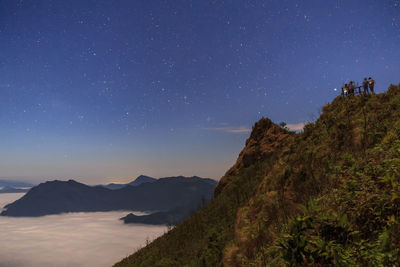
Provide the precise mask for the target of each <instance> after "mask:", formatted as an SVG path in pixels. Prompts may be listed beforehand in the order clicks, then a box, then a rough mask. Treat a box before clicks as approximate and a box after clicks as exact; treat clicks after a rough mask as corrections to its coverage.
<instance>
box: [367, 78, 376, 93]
mask: <svg viewBox="0 0 400 267" xmlns="http://www.w3.org/2000/svg"><path fill="white" fill-rule="evenodd" d="M368 80H369V82H368V83H369V90H370V91H371V93H372V94H375V92H374V86H375V81H374V79H372V78H371V77H369V79H368Z"/></svg>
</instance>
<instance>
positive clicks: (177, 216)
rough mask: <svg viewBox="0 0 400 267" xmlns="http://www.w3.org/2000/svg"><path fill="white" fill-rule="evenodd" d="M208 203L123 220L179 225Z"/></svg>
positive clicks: (131, 215) (202, 201)
mask: <svg viewBox="0 0 400 267" xmlns="http://www.w3.org/2000/svg"><path fill="white" fill-rule="evenodd" d="M207 202H208V200H205V199H203V200H201V201H199V202H198V203H192V205H187V206H180V207H177V208H174V209H172V210H169V211H159V212H154V213H152V214H149V215H140V216H139V215H134V214H133V213H129V214H128V215H127V216H125V217H122V218H121V220H123V221H124V223H143V224H153V225H157V224H165V225H178V224H180V223H181V222H182V221H183V220H185V219H187V218H188V217H189V216H190V215H192V214H193V213H194V212H195V211H197V210H198V209H199V208H201V206H203V205H204V204H206V203H207ZM193 204H196V205H193Z"/></svg>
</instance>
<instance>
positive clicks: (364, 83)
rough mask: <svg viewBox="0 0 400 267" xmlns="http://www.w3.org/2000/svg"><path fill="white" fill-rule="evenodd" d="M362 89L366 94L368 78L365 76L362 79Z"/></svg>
mask: <svg viewBox="0 0 400 267" xmlns="http://www.w3.org/2000/svg"><path fill="white" fill-rule="evenodd" d="M363 90H364V95H366V94H368V79H367V77H365V78H364V80H363Z"/></svg>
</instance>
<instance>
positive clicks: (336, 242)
mask: <svg viewBox="0 0 400 267" xmlns="http://www.w3.org/2000/svg"><path fill="white" fill-rule="evenodd" d="M322 111H323V112H322V114H321V116H320V118H319V119H318V120H317V121H316V122H315V123H309V124H307V125H306V127H305V128H304V131H303V132H302V133H299V134H294V133H290V132H288V131H286V130H285V129H281V128H279V126H277V125H275V124H273V123H271V121H269V120H268V119H262V120H261V121H259V122H258V123H256V125H255V126H254V127H253V132H252V134H251V136H250V138H249V139H248V140H247V142H246V147H245V148H244V150H243V151H242V152H241V154H240V155H239V158H238V161H237V163H236V164H235V165H234V166H233V167H232V168H231V169H230V170H229V171H228V172H227V174H226V175H225V176H224V177H223V178H222V179H221V182H220V184H219V185H218V187H217V188H216V191H215V198H214V200H213V201H212V202H211V203H210V204H208V205H207V206H206V207H205V208H204V209H202V210H201V211H200V212H198V213H196V214H195V215H194V216H192V217H191V218H189V219H188V220H186V221H185V222H184V223H183V224H181V225H179V226H178V227H176V228H175V229H173V230H172V231H170V232H168V233H167V234H166V235H164V236H162V237H160V238H158V239H157V240H155V241H154V242H153V243H151V244H150V245H149V246H147V247H145V248H143V249H141V250H139V251H138V252H137V253H135V254H133V255H132V256H130V257H128V258H126V259H125V260H123V261H122V262H121V263H119V266H332V265H339V266H349V265H352V266H368V265H373V266H390V265H394V264H395V263H396V262H399V261H400V247H399V246H400V244H399V243H400V231H399V230H400V224H399V220H400V218H399V204H400V203H399V202H400V89H399V86H393V85H392V86H390V88H389V90H388V91H387V92H386V93H383V94H377V95H372V96H370V95H368V96H357V97H348V98H341V97H337V98H336V99H335V100H334V101H333V102H332V103H331V104H328V105H326V106H324V107H323V109H322Z"/></svg>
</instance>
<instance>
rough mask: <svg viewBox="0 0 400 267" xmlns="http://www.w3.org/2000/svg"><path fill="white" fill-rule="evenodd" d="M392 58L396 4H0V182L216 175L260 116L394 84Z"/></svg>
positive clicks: (291, 120)
mask: <svg viewBox="0 0 400 267" xmlns="http://www.w3.org/2000/svg"><path fill="white" fill-rule="evenodd" d="M399 48H400V1H398V0H390V1H389V0H358V1H352V0H348V1H345V0H324V1H322V0H318V1H317V0H314V1H308V0H301V1H300V0H299V1H295V0H291V1H283V0H279V1H278V0H277V1H256V0H251V1H250V0H249V1H247V0H235V1H222V0H221V1H205V0H196V1H183V0H173V1H171V0H168V1H167V0H165V1H155V0H154V1H148V0H137V1H128V0H120V1H109V0H108V1H105V0H95V1H89V0H79V1H78V0H71V1H62V0H59V1H50V0H48V1H44V0H38V1H22V0H20V1H16V0H0V138H1V141H0V145H1V147H0V170H1V172H0V177H1V178H14V179H16V178H18V179H23V180H30V181H35V182H39V181H44V180H49V179H71V178H72V179H77V180H79V181H82V182H86V183H90V184H96V183H102V182H111V181H114V182H125V181H128V180H131V179H132V178H133V177H135V176H137V175H139V174H146V175H150V176H154V177H164V176H170V175H187V176H191V175H199V176H203V177H211V178H216V179H218V178H220V177H221V176H222V175H223V174H224V172H225V171H226V170H227V169H228V168H229V167H230V166H231V165H232V164H233V162H234V161H235V159H236V157H237V155H238V153H239V152H240V150H241V149H242V148H243V146H244V142H245V140H246V138H247V137H248V135H249V129H250V128H251V126H252V125H253V124H254V123H255V122H256V121H257V120H258V119H260V118H261V117H269V118H271V119H272V120H273V121H275V122H277V123H279V122H282V121H284V122H286V123H288V124H301V123H304V122H306V121H312V120H314V119H315V118H316V117H317V116H318V112H319V110H320V107H321V106H322V105H324V104H326V103H328V102H330V101H332V99H333V98H334V97H335V96H336V95H338V93H339V92H338V91H337V89H339V88H340V87H341V86H342V85H343V84H344V82H346V81H348V80H350V79H353V80H355V81H357V82H361V80H362V79H363V78H364V77H365V76H367V77H369V76H372V77H374V78H375V80H376V91H378V92H382V91H383V90H386V89H387V87H388V86H389V84H390V83H398V82H400V75H399V74H400V49H399ZM295 126H296V125H291V127H295Z"/></svg>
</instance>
